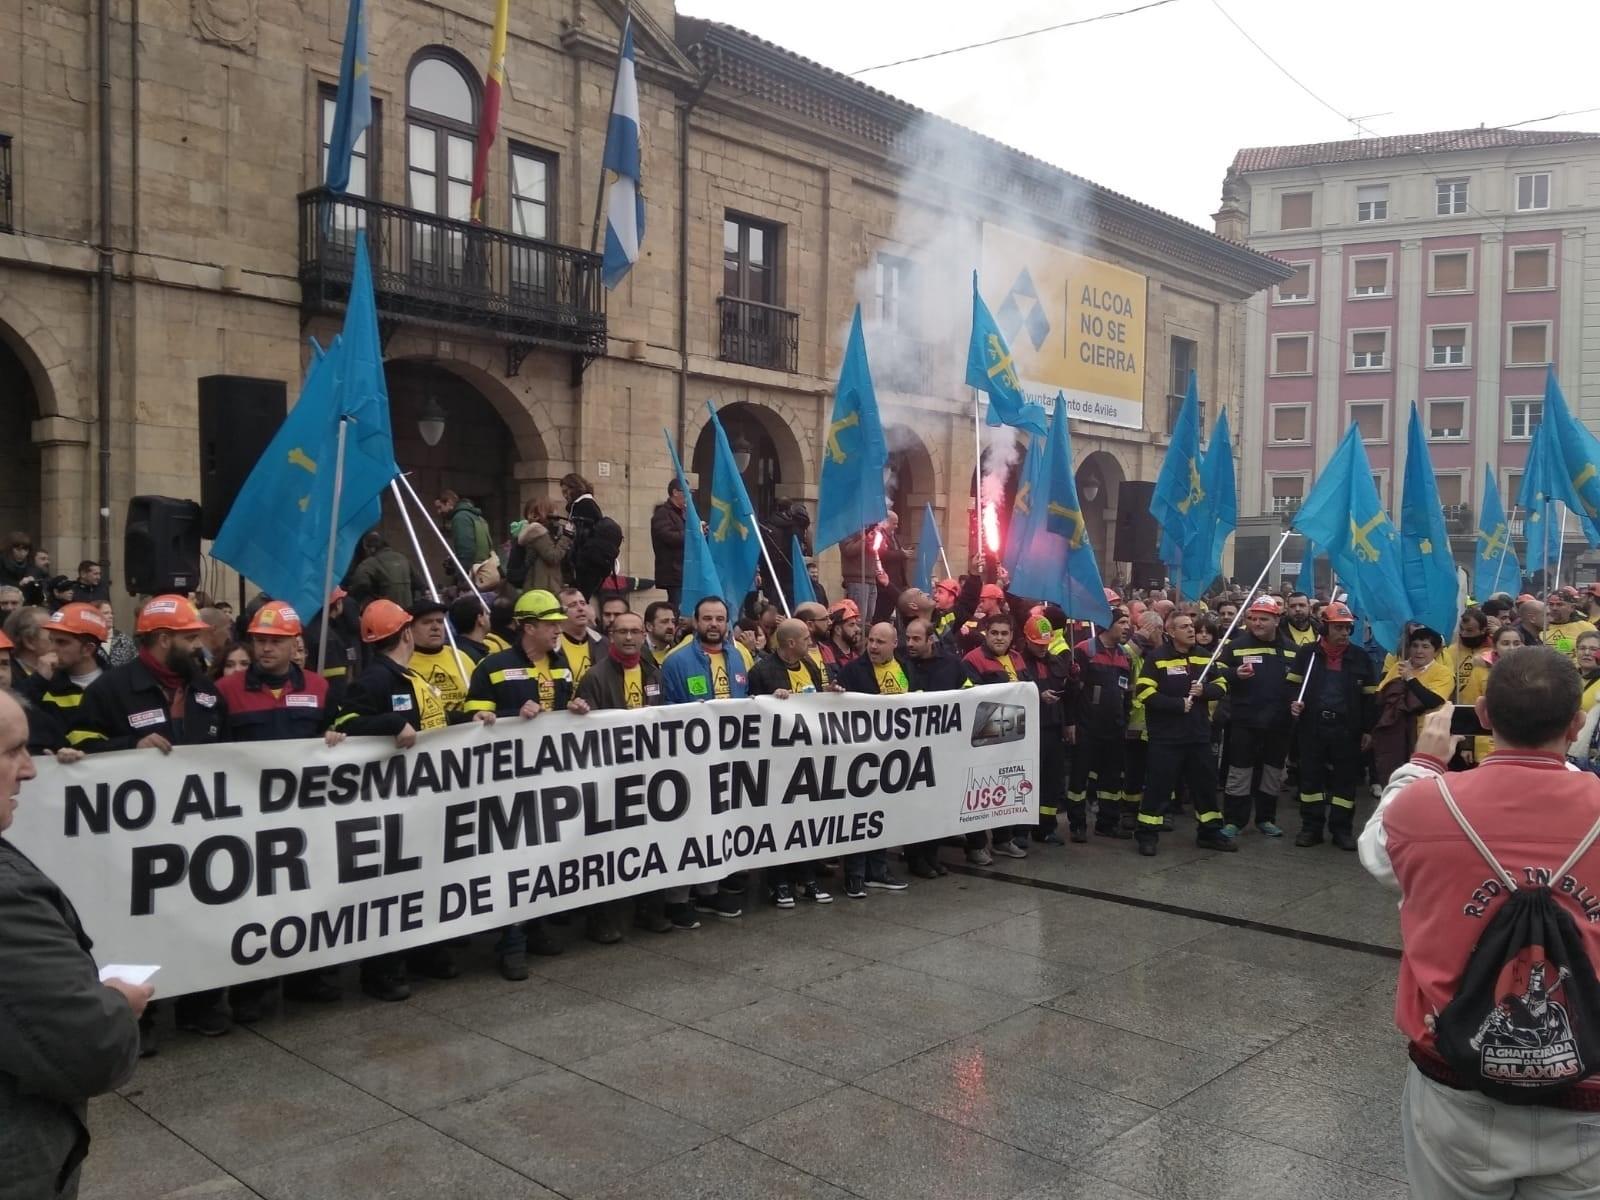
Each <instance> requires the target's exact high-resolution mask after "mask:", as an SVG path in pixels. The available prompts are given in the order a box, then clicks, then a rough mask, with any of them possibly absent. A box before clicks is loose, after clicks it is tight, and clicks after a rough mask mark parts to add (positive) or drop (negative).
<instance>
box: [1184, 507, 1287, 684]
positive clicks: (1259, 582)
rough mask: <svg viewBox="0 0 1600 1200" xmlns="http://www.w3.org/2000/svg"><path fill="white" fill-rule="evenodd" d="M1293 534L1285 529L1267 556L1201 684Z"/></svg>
mask: <svg viewBox="0 0 1600 1200" xmlns="http://www.w3.org/2000/svg"><path fill="white" fill-rule="evenodd" d="M1293 533H1294V530H1292V529H1285V530H1284V531H1283V536H1282V537H1281V538H1279V539H1278V544H1277V545H1276V546H1274V547H1273V548H1272V553H1271V554H1269V555H1267V561H1266V565H1265V566H1263V567H1262V568H1261V574H1259V575H1257V576H1256V581H1255V582H1254V583H1252V584H1251V585H1250V590H1249V591H1248V592H1246V593H1245V597H1244V603H1243V604H1241V605H1240V606H1239V611H1238V612H1236V613H1234V614H1233V620H1231V621H1229V622H1228V628H1227V629H1226V630H1224V631H1223V634H1222V636H1221V637H1219V638H1218V639H1217V648H1216V649H1215V650H1213V651H1212V652H1211V661H1209V662H1208V663H1206V667H1205V670H1203V671H1201V672H1200V679H1199V682H1200V683H1204V682H1205V681H1206V676H1207V675H1209V674H1210V673H1211V668H1212V667H1214V666H1216V665H1217V657H1218V656H1219V655H1220V654H1221V653H1222V648H1223V646H1225V645H1227V643H1228V639H1229V638H1230V637H1232V636H1233V631H1234V628H1235V627H1236V626H1237V625H1238V624H1239V618H1240V617H1242V616H1244V610H1245V609H1247V608H1249V607H1250V602H1251V600H1253V599H1254V598H1255V594H1256V592H1257V590H1258V589H1259V588H1260V587H1261V585H1262V583H1263V582H1265V580H1266V578H1267V572H1268V571H1270V570H1272V564H1273V562H1274V561H1276V560H1277V557H1278V555H1280V554H1282V553H1283V544H1284V543H1285V542H1287V541H1288V540H1289V538H1290V536H1291V535H1293Z"/></svg>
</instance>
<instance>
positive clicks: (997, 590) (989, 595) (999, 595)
mask: <svg viewBox="0 0 1600 1200" xmlns="http://www.w3.org/2000/svg"><path fill="white" fill-rule="evenodd" d="M1005 598H1006V590H1005V588H1003V587H1001V586H1000V585H999V584H998V583H986V584H984V585H983V590H982V591H981V592H979V593H978V599H979V600H1004V599H1005Z"/></svg>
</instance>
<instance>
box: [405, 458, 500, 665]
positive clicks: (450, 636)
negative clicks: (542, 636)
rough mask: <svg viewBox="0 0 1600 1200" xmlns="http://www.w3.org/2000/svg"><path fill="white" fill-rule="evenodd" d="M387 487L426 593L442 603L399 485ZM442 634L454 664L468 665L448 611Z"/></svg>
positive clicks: (434, 526) (442, 600) (434, 527)
mask: <svg viewBox="0 0 1600 1200" xmlns="http://www.w3.org/2000/svg"><path fill="white" fill-rule="evenodd" d="M399 478H400V479H404V478H405V476H404V475H401V476H400V477H399ZM406 486H407V487H408V488H409V487H410V486H411V485H410V484H407V485H406ZM389 487H390V488H391V489H392V490H393V492H394V501H395V503H396V504H398V505H399V506H400V519H401V520H402V521H404V522H405V523H406V533H408V534H410V535H411V549H412V550H414V551H415V552H416V555H417V564H418V565H419V566H420V567H421V568H422V578H423V580H424V581H425V582H426V583H427V585H428V595H430V596H432V597H433V598H434V600H436V601H438V602H439V603H440V604H443V603H444V599H443V597H441V596H440V595H439V589H438V587H437V586H435V584H434V582H433V572H432V571H430V570H428V560H427V558H425V557H424V556H423V553H422V543H421V542H419V541H417V527H416V526H415V525H414V524H412V522H411V514H410V513H408V512H407V511H406V502H405V498H404V497H403V496H401V494H400V485H399V484H398V483H397V482H396V481H395V480H390V481H389ZM411 494H412V496H413V497H414V496H415V495H416V493H415V492H412V493H411ZM418 503H419V504H420V503H421V502H420V501H418ZM424 516H426V510H424ZM428 525H429V526H430V527H431V528H432V529H433V530H434V532H435V533H438V526H436V525H434V524H433V522H432V521H431V520H430V521H428ZM440 536H441V537H442V536H443V535H442V534H441V535H440ZM450 557H451V558H454V557H455V555H454V554H452V555H451V556H450ZM474 591H476V589H474ZM484 611H486V612H487V611H488V610H487V609H485V610H484ZM444 636H445V639H446V640H447V641H448V642H449V643H450V652H451V653H452V654H454V655H455V656H456V666H457V667H458V668H459V667H462V666H463V665H466V666H468V667H470V665H471V664H470V663H469V664H463V663H462V662H461V659H462V654H461V648H460V647H459V646H457V645H456V635H455V630H453V629H451V628H450V617H449V614H448V613H447V614H446V615H445V622H444ZM467 673H468V674H471V671H470V670H469V671H468V672H467Z"/></svg>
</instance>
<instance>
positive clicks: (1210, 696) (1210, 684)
mask: <svg viewBox="0 0 1600 1200" xmlns="http://www.w3.org/2000/svg"><path fill="white" fill-rule="evenodd" d="M1198 649H1199V647H1198V646H1193V647H1190V649H1189V651H1188V653H1187V654H1184V653H1180V652H1179V650H1178V648H1177V647H1176V646H1174V645H1173V644H1172V643H1171V642H1170V641H1163V642H1162V643H1161V644H1160V645H1159V646H1157V647H1156V648H1155V649H1154V650H1153V651H1151V652H1150V654H1149V655H1147V656H1146V657H1145V660H1144V665H1143V666H1142V667H1140V668H1139V679H1138V682H1137V683H1135V684H1134V689H1133V691H1134V698H1135V699H1136V700H1138V701H1139V702H1140V703H1142V704H1143V705H1144V719H1145V728H1146V729H1147V730H1148V731H1149V733H1150V741H1151V742H1152V743H1159V742H1167V743H1188V742H1206V743H1209V742H1210V741H1211V714H1210V712H1209V711H1207V709H1206V702H1207V701H1211V700H1220V699H1222V697H1224V696H1226V695H1227V694H1228V683H1227V680H1226V679H1225V678H1224V677H1223V676H1221V675H1219V674H1217V673H1216V672H1215V671H1213V672H1212V673H1211V674H1210V675H1208V676H1207V677H1206V685H1205V689H1204V690H1203V691H1202V692H1201V693H1200V695H1199V697H1198V698H1197V699H1196V700H1195V702H1194V703H1193V704H1191V705H1190V706H1189V711H1188V712H1184V711H1183V701H1184V698H1185V697H1186V696H1188V694H1189V687H1190V685H1191V684H1193V683H1194V681H1195V680H1197V679H1199V678H1200V672H1202V671H1204V670H1205V669H1206V664H1207V663H1209V662H1210V661H1211V656H1210V655H1209V654H1198V653H1196V651H1197V650H1198Z"/></svg>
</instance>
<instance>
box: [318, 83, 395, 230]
mask: <svg viewBox="0 0 1600 1200" xmlns="http://www.w3.org/2000/svg"><path fill="white" fill-rule="evenodd" d="M317 95H318V98H319V100H320V101H321V108H322V131H321V136H320V138H319V140H318V150H317V179H318V181H319V182H320V181H324V180H326V179H327V178H328V143H329V142H330V141H332V140H333V115H334V112H335V110H336V109H337V107H338V105H337V102H336V101H335V96H336V95H337V91H336V89H335V88H334V87H333V85H332V84H327V83H325V84H322V85H321V86H320V87H319V88H318V89H317ZM381 103H382V102H381V101H379V100H373V102H372V124H371V125H369V126H367V128H365V129H363V130H362V131H361V136H360V137H358V138H357V139H356V144H355V146H354V147H353V148H352V149H351V151H350V185H349V186H348V187H347V188H345V192H346V193H347V194H349V195H351V196H365V197H367V198H368V199H372V198H375V197H376V196H377V194H378V171H377V165H378V164H377V156H376V150H377V148H378V147H379V146H381V145H382V144H383V139H382V137H381V136H379V133H378V111H379V107H380V105H381ZM369 146H370V147H372V149H373V153H371V154H369V153H368V149H367V148H368V147H369ZM353 215H354V216H356V217H362V216H364V215H365V214H363V213H356V214H353ZM337 220H338V218H337V216H335V221H336V222H337Z"/></svg>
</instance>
